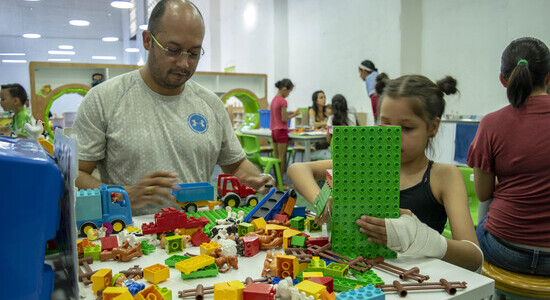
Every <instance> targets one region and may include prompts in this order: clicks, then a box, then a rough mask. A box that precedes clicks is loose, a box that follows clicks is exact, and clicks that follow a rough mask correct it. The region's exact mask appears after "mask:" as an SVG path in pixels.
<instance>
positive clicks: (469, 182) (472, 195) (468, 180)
mask: <svg viewBox="0 0 550 300" xmlns="http://www.w3.org/2000/svg"><path fill="white" fill-rule="evenodd" d="M458 169H459V170H460V172H462V177H463V178H464V184H465V185H466V193H467V194H468V206H469V207H470V215H471V216H472V221H473V222H474V228H476V227H477V215H478V207H479V199H477V196H476V191H475V186H474V181H473V175H474V169H472V168H467V167H458ZM442 235H443V236H444V237H446V238H449V239H450V238H452V235H451V225H450V224H449V220H447V224H445V229H444V230H443V233H442Z"/></svg>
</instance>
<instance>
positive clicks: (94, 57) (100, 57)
mask: <svg viewBox="0 0 550 300" xmlns="http://www.w3.org/2000/svg"><path fill="white" fill-rule="evenodd" d="M92 59H101V60H115V59H116V56H107V55H94V56H92Z"/></svg>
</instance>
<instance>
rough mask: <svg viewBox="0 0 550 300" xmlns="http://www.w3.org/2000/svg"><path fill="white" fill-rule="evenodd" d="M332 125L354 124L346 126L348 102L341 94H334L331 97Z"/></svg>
mask: <svg viewBox="0 0 550 300" xmlns="http://www.w3.org/2000/svg"><path fill="white" fill-rule="evenodd" d="M332 115H333V116H334V117H333V118H332V125H334V126H338V125H344V126H350V125H355V124H348V123H349V120H348V102H347V101H346V98H345V97H344V96H342V95H341V94H336V95H334V97H332Z"/></svg>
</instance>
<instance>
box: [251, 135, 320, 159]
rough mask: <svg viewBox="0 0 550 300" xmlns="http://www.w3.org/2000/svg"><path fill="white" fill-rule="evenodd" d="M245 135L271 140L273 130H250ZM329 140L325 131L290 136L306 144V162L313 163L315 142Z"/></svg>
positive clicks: (293, 139) (291, 138)
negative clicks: (312, 156) (312, 152)
mask: <svg viewBox="0 0 550 300" xmlns="http://www.w3.org/2000/svg"><path fill="white" fill-rule="evenodd" d="M241 132H242V133H244V134H250V135H255V136H257V137H263V138H271V130H269V129H267V128H261V129H250V130H242V131H241ZM326 138H327V133H326V132H323V131H312V132H304V133H299V134H297V133H294V132H291V133H289V134H288V139H289V140H291V141H298V142H302V143H304V148H305V149H304V161H305V162H307V161H311V146H312V144H313V143H315V142H320V141H324V140H326Z"/></svg>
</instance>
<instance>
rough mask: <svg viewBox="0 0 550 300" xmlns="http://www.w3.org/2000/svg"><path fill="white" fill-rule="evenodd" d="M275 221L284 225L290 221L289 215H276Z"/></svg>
mask: <svg viewBox="0 0 550 300" xmlns="http://www.w3.org/2000/svg"><path fill="white" fill-rule="evenodd" d="M273 220H275V221H279V222H281V223H284V222H286V220H288V216H287V215H281V214H275V215H274V216H273Z"/></svg>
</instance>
